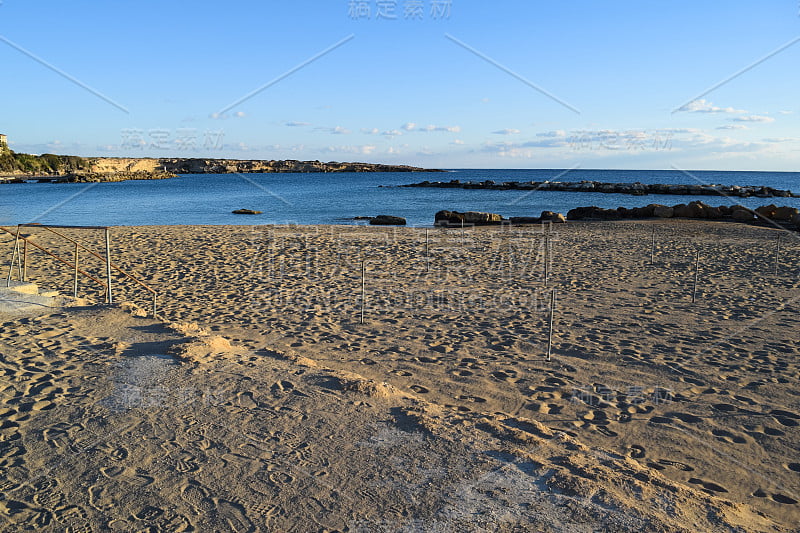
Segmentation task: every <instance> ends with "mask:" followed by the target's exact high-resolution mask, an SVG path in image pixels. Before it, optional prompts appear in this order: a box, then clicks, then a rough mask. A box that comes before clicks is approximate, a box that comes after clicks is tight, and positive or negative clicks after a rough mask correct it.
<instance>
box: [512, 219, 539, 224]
mask: <svg viewBox="0 0 800 533" xmlns="http://www.w3.org/2000/svg"><path fill="white" fill-rule="evenodd" d="M508 220H509V222H511V223H512V224H540V223H541V222H542V219H541V218H537V217H511V218H509V219H508Z"/></svg>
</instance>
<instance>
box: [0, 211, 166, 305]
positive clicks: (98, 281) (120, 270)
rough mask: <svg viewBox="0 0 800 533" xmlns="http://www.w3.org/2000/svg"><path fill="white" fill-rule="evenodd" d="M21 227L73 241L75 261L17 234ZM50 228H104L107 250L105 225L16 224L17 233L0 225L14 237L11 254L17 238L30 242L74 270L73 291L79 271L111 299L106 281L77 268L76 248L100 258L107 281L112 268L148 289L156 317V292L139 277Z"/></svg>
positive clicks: (16, 250) (108, 257)
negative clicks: (104, 290) (69, 260)
mask: <svg viewBox="0 0 800 533" xmlns="http://www.w3.org/2000/svg"><path fill="white" fill-rule="evenodd" d="M22 227H25V228H43V229H46V230H48V231H50V232H51V233H54V234H55V235H58V236H59V237H61V238H63V239H66V240H67V241H69V242H71V243H73V244H74V245H75V263H74V264H73V263H69V262H68V261H66V260H64V259H62V258H61V257H59V256H57V255H56V254H54V253H52V252H50V251H49V250H47V249H45V248H43V247H42V246H39V245H38V244H36V243H34V242H32V241H31V240H30V239H29V238H28V237H24V236H22V235H20V234H19V229H20V228H22ZM52 228H75V229H102V230H105V231H106V251H107V252H108V229H109V228H108V227H106V226H60V225H44V224H18V225H17V233H16V234H15V233H13V232H11V231H9V230H8V229H6V228H4V227H2V226H0V230H2V231H4V232H6V233H8V234H9V235H12V236H14V237H15V244H14V252H13V254H17V253H18V247H17V243H18V242H19V239H22V240H23V241H24V242H25V244H26V245H27V244H31V245H33V246H34V247H36V248H38V249H39V250H41V251H43V252H44V253H46V254H47V255H49V256H51V257H53V258H55V259H56V260H58V261H60V262H62V263H64V264H65V265H67V266H68V267H70V268H73V269H74V271H75V276H76V277H75V291H77V275H78V273H80V274H83V275H84V276H86V277H88V278H89V279H91V280H92V281H95V282H96V283H99V284H100V285H101V286H103V287H104V288H105V289H106V291H107V297H108V300H107V301H111V300H110V289H109V284H108V283H104V282H103V281H101V280H99V279H97V278H95V277H94V276H92V275H91V274H89V273H88V272H85V271H83V270H81V269H79V268H78V263H77V258H78V249H81V250H84V251H85V252H88V253H89V254H91V255H93V256H94V257H96V258H98V259H100V260H101V261H103V262H105V263H106V265H107V267H108V276H109V280H108V281H109V283H110V282H111V269H112V268H113V269H115V270H116V271H117V272H119V273H120V274H122V275H123V276H125V278H127V279H129V280H131V281H133V282H134V283H136V284H137V285H139V286H141V287H142V288H144V289H145V290H146V291H148V292H149V293H150V294H152V296H153V317H154V318H155V317H156V306H157V300H158V293H157V292H156V291H155V290H154V289H153V288H151V287H149V286H148V285H146V284H145V283H144V282H142V281H140V280H139V279H137V278H136V277H134V276H133V275H131V274H130V273H128V272H126V271H125V270H123V269H122V268H120V267H119V266H117V265H115V264H113V263H111V259H110V254H109V256H107V257H103V256H102V255H100V254H98V253H97V252H95V251H94V250H91V249H90V248H87V247H86V246H84V245H83V244H82V243H80V242H79V241H77V240H76V239H73V238H71V237H68V236H67V235H64V234H63V233H60V232H58V231H55V230H54V229H52ZM18 260H19V259H18ZM13 270H14V256H13V255H12V258H11V270H10V271H9V277H10V276H11V274H12V272H13ZM76 294H77V293H76Z"/></svg>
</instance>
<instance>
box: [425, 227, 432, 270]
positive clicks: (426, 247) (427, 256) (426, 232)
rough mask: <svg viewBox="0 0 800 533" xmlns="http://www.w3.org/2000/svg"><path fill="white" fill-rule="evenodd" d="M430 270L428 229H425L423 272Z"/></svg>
mask: <svg viewBox="0 0 800 533" xmlns="http://www.w3.org/2000/svg"><path fill="white" fill-rule="evenodd" d="M430 271H431V257H430V245H429V240H428V229H427V228H426V229H425V272H430Z"/></svg>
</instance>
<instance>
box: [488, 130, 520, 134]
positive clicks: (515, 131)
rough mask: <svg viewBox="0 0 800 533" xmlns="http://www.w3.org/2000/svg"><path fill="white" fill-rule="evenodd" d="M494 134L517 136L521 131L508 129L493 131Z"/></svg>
mask: <svg viewBox="0 0 800 533" xmlns="http://www.w3.org/2000/svg"><path fill="white" fill-rule="evenodd" d="M492 133H494V134H495V135H516V134H517V133H519V130H517V129H514V128H506V129H504V130H497V131H493V132H492Z"/></svg>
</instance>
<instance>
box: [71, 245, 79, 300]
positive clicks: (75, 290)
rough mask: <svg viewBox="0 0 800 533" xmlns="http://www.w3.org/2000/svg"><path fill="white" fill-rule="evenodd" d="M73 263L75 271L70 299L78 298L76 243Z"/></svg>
mask: <svg viewBox="0 0 800 533" xmlns="http://www.w3.org/2000/svg"><path fill="white" fill-rule="evenodd" d="M73 259H74V261H75V263H74V264H75V271H74V278H73V280H72V297H73V298H77V297H78V243H75V256H74V257H73Z"/></svg>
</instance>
